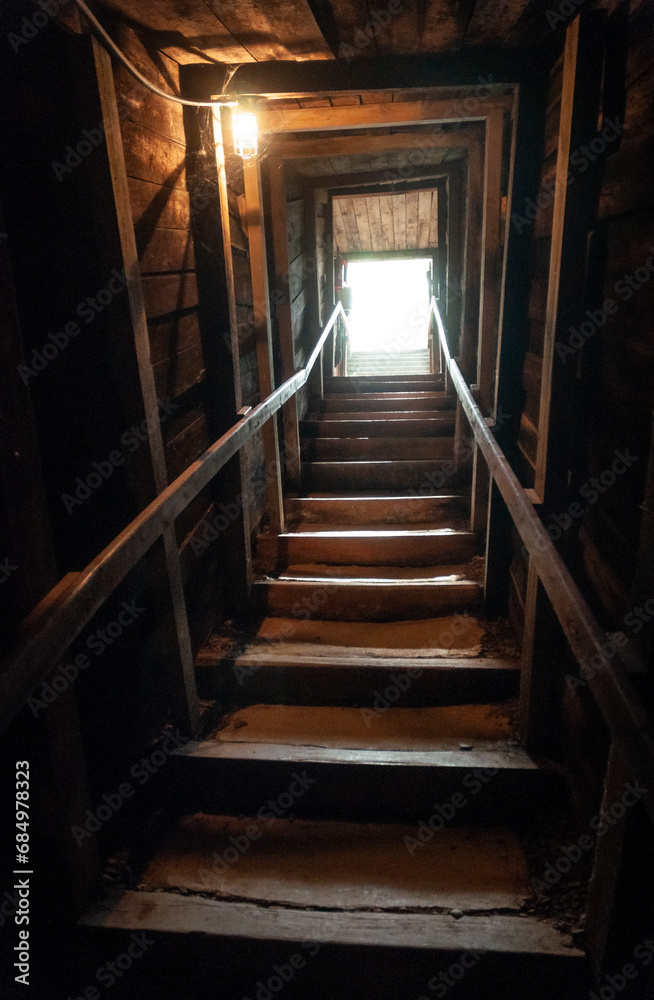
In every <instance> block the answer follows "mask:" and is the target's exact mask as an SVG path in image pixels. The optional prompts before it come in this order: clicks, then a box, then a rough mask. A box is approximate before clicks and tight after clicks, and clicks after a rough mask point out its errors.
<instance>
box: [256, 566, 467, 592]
mask: <svg viewBox="0 0 654 1000" xmlns="http://www.w3.org/2000/svg"><path fill="white" fill-rule="evenodd" d="M271 580H274V581H280V582H282V581H287V580H289V581H296V580H312V581H315V582H316V583H324V582H331V581H332V580H339V581H340V582H342V583H345V582H346V581H349V580H352V581H355V582H357V583H370V584H373V585H375V584H376V585H379V586H386V585H394V584H401V585H402V586H404V585H415V586H421V585H422V584H424V583H443V584H446V583H455V582H456V583H471V584H476V581H474V580H470V579H469V577H468V566H466V565H452V566H377V565H375V566H355V565H350V566H340V565H334V564H331V563H304V564H297V565H291V566H288V567H286V569H284V570H281V572H280V573H279V576H276V577H272V578H271ZM257 582H259V581H257Z"/></svg>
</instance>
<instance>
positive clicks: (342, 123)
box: [259, 94, 513, 132]
mask: <svg viewBox="0 0 654 1000" xmlns="http://www.w3.org/2000/svg"><path fill="white" fill-rule="evenodd" d="M512 103H513V97H512V95H510V94H507V95H497V96H493V97H490V98H487V99H486V98H479V99H478V100H476V101H475V102H474V107H473V109H472V114H467V113H466V112H467V108H466V105H465V103H464V102H462V101H461V100H459V99H452V98H442V99H441V100H438V101H404V102H399V103H395V102H394V103H393V104H361V105H358V106H357V105H353V106H351V107H345V108H333V107H328V108H298V109H297V110H296V111H294V110H282V111H277V110H275V109H274V108H271V107H268V108H267V109H266V108H264V109H262V111H261V112H260V114H259V127H260V129H261V131H262V132H312V131H316V130H319V129H348V128H369V127H371V126H379V125H419V124H421V123H424V122H442V123H446V122H458V121H481V120H482V119H484V118H486V117H487V116H488V114H490V112H491V111H492V110H494V109H496V108H501V109H502V110H509V109H510V108H511V107H512Z"/></svg>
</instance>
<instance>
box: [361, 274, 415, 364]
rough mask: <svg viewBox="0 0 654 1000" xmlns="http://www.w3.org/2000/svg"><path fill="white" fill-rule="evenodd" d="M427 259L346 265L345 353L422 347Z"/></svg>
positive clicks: (398, 350) (408, 349)
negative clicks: (349, 291) (347, 339)
mask: <svg viewBox="0 0 654 1000" xmlns="http://www.w3.org/2000/svg"><path fill="white" fill-rule="evenodd" d="M430 265H431V260H430V259H429V258H422V257H421V258H410V259H395V260H374V261H352V262H350V263H349V264H348V269H347V283H348V285H349V286H350V288H351V289H352V311H351V313H350V316H349V325H350V332H351V335H350V345H349V348H350V352H351V353H353V354H355V353H356V354H358V353H362V352H366V353H372V352H374V353H376V354H380V353H384V354H389V355H393V354H399V353H401V352H404V351H420V350H425V349H426V348H427V332H428V326H429V296H430V287H429V277H430Z"/></svg>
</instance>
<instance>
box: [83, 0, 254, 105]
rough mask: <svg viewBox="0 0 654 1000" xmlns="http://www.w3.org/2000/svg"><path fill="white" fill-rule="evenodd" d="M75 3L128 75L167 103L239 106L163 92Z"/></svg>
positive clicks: (223, 95)
mask: <svg viewBox="0 0 654 1000" xmlns="http://www.w3.org/2000/svg"><path fill="white" fill-rule="evenodd" d="M74 3H75V4H77V6H78V7H79V9H80V10H81V12H82V14H83V15H84V17H85V18H86V19H87V21H88V22H89V24H90V25H91V27H92V29H93V32H94V34H95V35H96V36H97V38H98V40H99V41H100V42H101V43H102V45H103V46H104V47H105V49H107V51H108V52H110V53H111V54H112V55H113V56H115V58H116V59H117V60H118V62H119V63H121V65H123V66H124V67H125V69H126V70H127V72H128V73H131V74H132V76H133V77H135V78H136V79H137V80H138V81H139V83H142V84H143V86H144V87H147V88H148V90H151V91H152V93H153V94H157V96H158V97H164V98H165V99H166V100H167V101H174V102H175V104H183V105H184V106H185V107H187V108H235V107H237V106H238V101H230V100H221V99H220V98H217V99H216V100H215V101H187V100H186V99H185V98H183V97H177V96H176V95H175V94H168V93H167V92H166V91H165V90H161V89H160V88H159V87H157V86H156V84H154V83H151V82H150V80H148V79H147V78H146V77H145V76H143V74H142V73H140V72H139V71H138V70H137V68H136V66H133V65H132V63H131V62H130V61H129V59H128V58H127V56H125V55H124V54H123V53H122V52H121V50H120V49H119V48H118V46H117V45H116V43H115V42H114V41H113V39H112V38H110V37H109V35H108V34H107V32H106V31H105V30H104V28H103V27H102V25H101V24H100V22H99V21H98V19H97V18H96V17H95V15H94V14H92V13H91V11H90V10H89V8H88V7H87V6H86V4H85V3H84V0H74ZM233 75H234V70H232V73H230V74H229V77H228V79H231V77H232V76H233ZM220 97H221V98H222V97H227V95H226V94H221V95H220Z"/></svg>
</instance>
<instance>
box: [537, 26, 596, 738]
mask: <svg viewBox="0 0 654 1000" xmlns="http://www.w3.org/2000/svg"><path fill="white" fill-rule="evenodd" d="M599 31H600V25H599V22H598V21H597V20H596V18H595V17H594V16H593V15H590V17H587V16H584V15H578V16H577V17H576V18H575V20H574V21H573V22H572V24H570V26H569V27H568V29H567V32H566V42H565V50H564V57H563V80H562V88H561V114H560V120H559V137H558V155H557V164H556V187H555V194H554V218H553V226H552V241H551V248H550V262H549V278H548V287H547V307H546V313H545V333H544V345H543V375H542V388H541V400H540V417H539V424H538V450H537V455H536V474H535V483H534V490H535V493H536V495H537V496H538V497H539V499H540V500H541V502H545V503H546V504H547V506H548V508H550V509H551V508H552V507H553V508H554V509H555V510H557V509H561V507H562V505H564V504H565V500H566V497H567V494H568V485H567V477H568V469H569V462H570V448H571V440H572V438H571V432H572V423H573V420H572V413H573V403H574V381H575V370H574V366H573V365H568V366H567V367H566V366H565V365H562V364H560V363H559V364H555V345H556V338H557V335H558V333H559V331H565V330H567V329H568V327H569V326H570V325H571V324H572V323H573V322H576V321H577V317H578V315H579V314H580V313H581V311H582V308H583V289H584V272H585V266H586V254H587V242H588V230H589V226H590V225H591V224H592V220H591V217H590V214H589V212H590V202H589V199H588V181H586V182H585V181H584V178H579V176H578V173H577V172H575V169H574V163H572V162H571V157H573V156H574V155H575V153H576V152H577V150H578V149H579V148H580V146H581V145H582V143H583V142H584V141H589V140H590V139H591V138H592V137H593V136H594V134H595V131H596V127H597V114H598V107H599V97H600V92H601V79H602V76H601V74H602V52H603V47H602V45H601V44H600V39H601V36H600V34H599ZM570 176H572V177H573V178H574V183H573V184H569V183H568V178H569V177H570ZM543 602H545V607H544V606H543ZM547 617H548V615H547V605H546V598H545V595H544V592H543V590H542V587H540V586H539V585H538V581H537V579H536V571H535V569H534V567H533V565H531V564H530V566H529V577H528V585H527V598H526V601H525V638H524V640H523V674H522V683H521V692H520V702H521V704H520V713H519V715H520V720H521V727H522V735H523V737H524V739H525V740H526V741H527V744H528V745H530V746H533V747H535V746H537V745H538V744H539V743H541V742H542V740H543V739H544V738H546V733H547V732H548V731H549V730H550V729H551V726H552V719H547V718H544V717H543V713H544V709H543V708H540V707H539V706H540V705H543V706H546V707H547V706H551V702H552V698H551V691H552V686H553V685H554V683H555V674H554V670H553V664H554V662H555V661H554V660H553V658H552V656H551V651H549V650H548V648H547V643H548V641H549V636H548V631H547V630H546V629H544V628H543V627H542V624H541V622H542V620H543V619H544V618H545V619H547Z"/></svg>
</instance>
